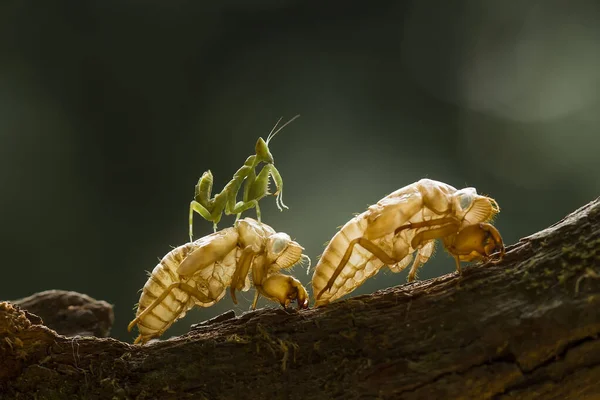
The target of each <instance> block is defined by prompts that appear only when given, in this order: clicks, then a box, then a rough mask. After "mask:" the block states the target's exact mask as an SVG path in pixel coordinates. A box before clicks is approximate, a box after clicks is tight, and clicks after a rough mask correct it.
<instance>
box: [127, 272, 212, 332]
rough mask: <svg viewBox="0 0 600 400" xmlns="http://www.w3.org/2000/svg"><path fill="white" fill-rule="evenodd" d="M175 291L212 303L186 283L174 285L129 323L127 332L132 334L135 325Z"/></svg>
mask: <svg viewBox="0 0 600 400" xmlns="http://www.w3.org/2000/svg"><path fill="white" fill-rule="evenodd" d="M173 289H179V290H181V291H183V292H186V293H187V294H189V295H190V296H192V297H195V298H197V299H198V300H200V301H203V302H207V303H208V302H210V301H211V299H209V298H208V297H207V296H206V295H205V294H204V293H202V292H200V291H199V290H198V289H196V288H195V287H192V286H190V285H188V284H187V283H184V282H175V283H172V284H170V285H169V286H168V287H167V288H166V289H165V290H163V292H162V293H161V294H160V296H158V297H157V298H156V299H155V300H154V301H153V302H152V303H151V304H150V305H149V306H148V307H147V308H146V309H145V310H144V311H142V312H141V313H140V315H138V316H137V317H135V319H134V320H133V321H131V322H130V323H129V326H127V330H128V331H129V332H131V330H132V329H133V327H134V326H135V324H137V323H138V322H140V321H142V319H143V318H144V317H145V316H146V315H148V314H149V313H150V312H152V310H154V308H156V306H158V305H159V304H160V303H162V302H163V300H164V299H165V298H166V297H167V296H168V295H169V293H171V291H172V290H173Z"/></svg>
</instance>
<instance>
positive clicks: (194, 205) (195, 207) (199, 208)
mask: <svg viewBox="0 0 600 400" xmlns="http://www.w3.org/2000/svg"><path fill="white" fill-rule="evenodd" d="M194 211H195V212H197V213H198V214H200V215H202V218H204V219H205V220H207V221H213V220H214V219H213V217H212V215H210V211H208V210H207V209H206V208H204V206H203V205H202V204H200V203H198V202H197V201H196V200H192V202H191V203H190V216H189V223H190V232H189V233H190V242H192V241H193V240H194V239H193V237H194ZM213 227H214V229H215V232H216V231H217V224H216V223H215V224H214V226H213Z"/></svg>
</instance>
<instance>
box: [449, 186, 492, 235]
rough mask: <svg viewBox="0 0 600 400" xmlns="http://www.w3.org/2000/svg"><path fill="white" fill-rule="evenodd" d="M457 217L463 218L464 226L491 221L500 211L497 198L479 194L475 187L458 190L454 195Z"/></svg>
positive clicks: (453, 200)
mask: <svg viewBox="0 0 600 400" xmlns="http://www.w3.org/2000/svg"><path fill="white" fill-rule="evenodd" d="M452 203H453V207H454V210H455V213H456V217H457V218H458V219H459V220H462V226H463V227H464V226H469V225H474V224H478V223H480V222H489V221H491V220H492V219H493V218H494V217H495V216H496V214H498V213H499V212H500V207H499V206H498V203H496V200H494V199H492V198H491V197H487V196H483V195H480V194H477V190H475V188H464V189H461V190H458V191H457V192H456V193H454V195H453V196H452Z"/></svg>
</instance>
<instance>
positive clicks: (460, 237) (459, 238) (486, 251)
mask: <svg viewBox="0 0 600 400" xmlns="http://www.w3.org/2000/svg"><path fill="white" fill-rule="evenodd" d="M446 249H447V250H448V252H449V253H450V254H452V256H454V259H455V260H456V270H457V271H458V272H459V273H461V269H460V261H474V260H478V259H487V258H489V257H490V255H492V254H493V252H494V250H496V249H499V251H500V258H502V257H503V256H504V244H503V242H502V238H501V237H500V233H499V232H498V230H497V229H496V228H495V227H494V226H493V225H490V224H487V223H479V224H475V225H469V226H467V227H465V228H463V229H461V231H460V232H458V233H457V234H456V235H455V236H454V237H453V238H452V239H451V242H450V243H449V245H446Z"/></svg>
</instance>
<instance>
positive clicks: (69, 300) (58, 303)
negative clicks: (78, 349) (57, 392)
mask: <svg viewBox="0 0 600 400" xmlns="http://www.w3.org/2000/svg"><path fill="white" fill-rule="evenodd" d="M11 303H13V304H15V305H18V306H19V307H20V308H21V309H23V310H27V311H29V312H30V313H32V314H35V315H37V316H38V317H40V318H41V319H42V321H43V324H44V325H46V326H47V327H48V328H50V329H54V330H55V331H56V332H57V333H59V334H61V335H64V336H77V335H79V336H96V337H107V336H108V334H109V333H110V328H111V327H112V324H113V322H114V320H115V316H114V314H113V308H112V306H111V305H110V304H108V303H107V302H105V301H102V300H96V299H93V298H91V297H90V296H87V295H85V294H81V293H77V292H69V291H66V290H47V291H45V292H40V293H36V294H34V295H32V296H29V297H25V298H24V299H20V300H15V301H12V302H11Z"/></svg>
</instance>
